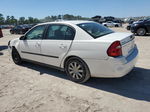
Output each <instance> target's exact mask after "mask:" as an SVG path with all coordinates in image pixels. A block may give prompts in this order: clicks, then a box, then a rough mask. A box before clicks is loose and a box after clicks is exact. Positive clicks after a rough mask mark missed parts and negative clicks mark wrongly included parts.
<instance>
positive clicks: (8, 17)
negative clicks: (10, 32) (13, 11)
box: [5, 16, 10, 24]
mask: <svg viewBox="0 0 150 112" xmlns="http://www.w3.org/2000/svg"><path fill="white" fill-rule="evenodd" d="M5 24H10V16H7V17H6V20H5Z"/></svg>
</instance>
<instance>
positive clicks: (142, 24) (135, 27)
mask: <svg viewBox="0 0 150 112" xmlns="http://www.w3.org/2000/svg"><path fill="white" fill-rule="evenodd" d="M131 32H132V33H135V34H137V35H139V36H144V35H146V34H147V33H150V19H145V20H143V21H137V22H135V23H133V24H131Z"/></svg>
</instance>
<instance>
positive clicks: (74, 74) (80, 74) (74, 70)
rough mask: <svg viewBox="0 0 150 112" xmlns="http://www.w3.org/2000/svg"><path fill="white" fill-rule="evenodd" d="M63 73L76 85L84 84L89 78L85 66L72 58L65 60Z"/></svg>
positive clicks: (75, 58)
mask: <svg viewBox="0 0 150 112" xmlns="http://www.w3.org/2000/svg"><path fill="white" fill-rule="evenodd" d="M75 63H76V65H75ZM73 66H74V67H73ZM75 66H76V67H75ZM65 71H66V73H67V75H68V76H69V79H70V80H72V81H74V82H77V83H84V82H86V81H87V80H88V79H89V78H90V76H91V75H90V71H89V69H88V66H87V64H86V63H85V62H84V61H83V60H81V59H80V58H77V57H72V58H70V59H68V60H67V62H66V63H65Z"/></svg>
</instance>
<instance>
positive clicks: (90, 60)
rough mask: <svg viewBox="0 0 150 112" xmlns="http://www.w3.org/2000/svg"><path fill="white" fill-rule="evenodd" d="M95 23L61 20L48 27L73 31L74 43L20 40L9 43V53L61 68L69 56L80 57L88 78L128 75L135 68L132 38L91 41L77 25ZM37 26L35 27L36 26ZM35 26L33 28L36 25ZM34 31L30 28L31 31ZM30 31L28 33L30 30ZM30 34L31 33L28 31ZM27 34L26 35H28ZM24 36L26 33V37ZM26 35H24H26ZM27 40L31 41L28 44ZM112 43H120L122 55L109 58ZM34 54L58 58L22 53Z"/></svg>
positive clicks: (121, 35)
mask: <svg viewBox="0 0 150 112" xmlns="http://www.w3.org/2000/svg"><path fill="white" fill-rule="evenodd" d="M80 23H94V22H91V21H63V22H50V23H43V24H40V25H47V24H49V25H50V24H64V25H69V26H71V27H73V28H74V29H75V30H76V34H75V37H74V40H73V41H72V40H44V39H43V40H20V39H14V40H11V41H10V43H9V50H10V53H11V51H12V49H11V48H12V47H13V46H14V47H15V48H16V49H17V51H18V52H19V54H20V56H21V58H23V59H29V60H32V61H37V62H41V63H45V64H48V65H53V66H56V67H60V68H64V63H65V59H66V58H68V57H69V56H76V57H79V58H81V59H82V60H83V61H84V62H85V63H86V64H87V66H88V68H89V70H90V73H91V77H122V76H124V75H126V74H127V73H129V72H130V71H131V70H132V69H133V67H134V66H135V63H136V60H137V55H138V50H137V47H136V45H135V43H134V37H133V36H132V34H129V33H117V32H114V33H111V34H108V35H105V36H102V37H99V38H97V39H94V38H93V37H92V36H91V35H89V34H88V33H87V32H85V31H84V30H82V29H81V28H80V27H78V26H77V24H80ZM37 26H38V25H37ZM35 27H36V26H35ZM32 29H33V28H32ZM32 29H31V30H32ZM28 32H30V31H28ZM28 32H27V33H28ZM27 33H26V34H27ZM26 34H25V35H26ZM28 41H30V42H28ZM114 41H120V42H121V45H122V53H123V55H122V56H119V57H110V56H108V54H107V49H108V48H109V47H110V45H111V44H112V43H113V42H114ZM23 50H25V51H28V52H36V53H39V54H43V55H52V56H58V57H59V58H53V57H44V56H40V55H37V56H35V55H32V54H25V53H22V52H21V51H23Z"/></svg>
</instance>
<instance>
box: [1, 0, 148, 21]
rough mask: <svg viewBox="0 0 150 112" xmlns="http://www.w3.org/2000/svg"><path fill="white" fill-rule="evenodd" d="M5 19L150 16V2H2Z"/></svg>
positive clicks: (30, 0)
mask: <svg viewBox="0 0 150 112" xmlns="http://www.w3.org/2000/svg"><path fill="white" fill-rule="evenodd" d="M0 13H2V14H3V15H4V16H5V17H6V16H7V15H9V16H15V17H16V18H19V17H22V16H24V17H29V16H31V17H36V18H39V19H42V18H44V17H46V16H51V15H59V14H61V15H63V14H73V15H80V16H83V17H93V16H95V15H101V16H114V17H137V16H150V0H0Z"/></svg>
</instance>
